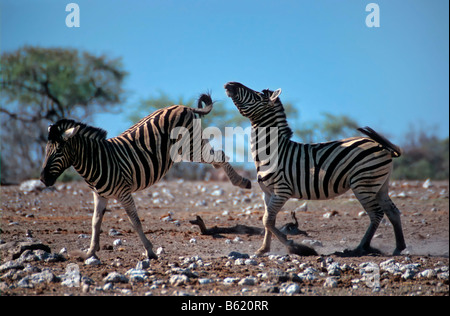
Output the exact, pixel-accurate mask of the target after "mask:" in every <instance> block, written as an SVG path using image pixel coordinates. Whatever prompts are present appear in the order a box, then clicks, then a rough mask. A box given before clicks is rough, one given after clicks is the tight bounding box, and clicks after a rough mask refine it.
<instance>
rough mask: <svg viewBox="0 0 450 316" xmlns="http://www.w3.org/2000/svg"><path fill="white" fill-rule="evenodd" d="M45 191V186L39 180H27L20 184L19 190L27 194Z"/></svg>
mask: <svg viewBox="0 0 450 316" xmlns="http://www.w3.org/2000/svg"><path fill="white" fill-rule="evenodd" d="M43 189H45V184H43V183H42V182H41V180H27V181H24V182H22V183H21V184H20V187H19V190H20V191H22V192H24V193H28V192H32V191H41V190H43Z"/></svg>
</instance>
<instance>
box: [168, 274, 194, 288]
mask: <svg viewBox="0 0 450 316" xmlns="http://www.w3.org/2000/svg"><path fill="white" fill-rule="evenodd" d="M188 282H189V278H188V276H187V275H185V274H175V275H172V276H171V277H170V279H169V283H170V284H171V285H174V286H179V285H182V284H186V283H188Z"/></svg>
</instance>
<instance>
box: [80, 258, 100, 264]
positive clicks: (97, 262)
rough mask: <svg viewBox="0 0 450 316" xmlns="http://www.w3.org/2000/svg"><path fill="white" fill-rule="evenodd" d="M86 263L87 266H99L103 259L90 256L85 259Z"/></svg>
mask: <svg viewBox="0 0 450 316" xmlns="http://www.w3.org/2000/svg"><path fill="white" fill-rule="evenodd" d="M84 264H85V265H87V266H98V265H101V264H102V263H101V261H100V260H98V259H97V258H95V257H90V258H87V259H86V260H85V261H84Z"/></svg>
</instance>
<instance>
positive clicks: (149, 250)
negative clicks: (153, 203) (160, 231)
mask: <svg viewBox="0 0 450 316" xmlns="http://www.w3.org/2000/svg"><path fill="white" fill-rule="evenodd" d="M120 200H121V203H122V205H123V207H124V208H125V210H126V212H127V215H128V219H129V220H130V222H131V225H133V228H134V230H135V231H136V232H137V233H138V235H139V238H140V239H141V242H142V243H143V244H144V248H145V251H146V255H147V257H148V258H149V259H158V256H157V255H156V254H155V253H154V252H153V245H152V243H151V242H150V241H149V240H148V239H147V237H146V236H145V234H144V231H143V230H142V224H141V221H140V219H139V216H138V213H137V210H136V206H135V204H134V200H133V197H132V196H131V194H128V195H126V196H125V197H124V198H122V199H120Z"/></svg>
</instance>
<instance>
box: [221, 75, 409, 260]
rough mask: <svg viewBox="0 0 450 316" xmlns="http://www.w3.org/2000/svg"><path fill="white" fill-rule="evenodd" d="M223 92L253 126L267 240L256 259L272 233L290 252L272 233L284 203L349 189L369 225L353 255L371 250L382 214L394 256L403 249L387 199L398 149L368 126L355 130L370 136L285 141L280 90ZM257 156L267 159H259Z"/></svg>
mask: <svg viewBox="0 0 450 316" xmlns="http://www.w3.org/2000/svg"><path fill="white" fill-rule="evenodd" d="M225 89H226V91H227V94H228V96H229V97H231V98H232V100H233V102H234V104H235V105H236V107H237V108H238V110H239V111H240V113H241V114H242V115H244V116H246V117H248V118H249V119H250V122H251V125H252V155H253V158H254V161H255V166H256V169H257V173H258V182H259V184H260V186H261V188H262V190H263V191H264V194H265V204H266V213H265V216H264V219H263V221H264V225H265V227H266V235H265V238H264V243H263V245H262V247H261V248H260V249H259V250H258V253H259V254H262V253H265V252H267V251H269V249H270V239H271V235H272V233H274V234H275V235H276V236H277V237H278V238H279V239H280V240H281V241H282V242H283V243H284V244H285V245H286V246H288V247H290V248H291V250H292V249H295V247H292V241H290V240H287V239H286V236H284V235H283V234H281V232H279V231H278V230H277V229H276V228H275V218H276V214H277V213H278V212H279V211H280V209H281V208H282V206H283V205H284V204H285V203H286V201H287V200H288V199H290V198H299V199H313V200H318V199H328V198H332V197H335V196H337V195H340V194H342V193H344V192H346V191H347V190H349V189H352V190H353V192H354V193H355V195H356V197H357V198H358V200H359V201H360V203H361V204H362V206H363V207H364V209H365V210H366V211H367V213H368V214H369V217H370V220H371V223H370V226H369V228H368V230H367V232H366V235H365V236H364V237H363V239H362V241H361V243H360V245H359V246H358V248H357V250H356V253H358V254H363V253H367V252H370V251H371V248H370V241H371V239H372V237H373V234H374V233H375V231H376V229H377V227H378V224H379V222H380V220H381V218H382V217H383V214H386V215H387V216H388V218H389V219H390V220H391V222H392V224H393V226H394V231H395V234H396V242H397V247H396V249H395V251H394V253H395V254H399V253H400V252H401V251H402V250H403V249H405V242H404V238H403V233H402V228H401V222H400V215H399V214H400V213H399V211H398V209H397V208H396V207H395V205H394V204H393V203H392V201H391V200H390V198H389V195H388V186H389V175H390V173H391V171H392V158H395V157H398V156H400V149H399V148H398V147H397V146H395V145H393V144H392V143H390V142H389V141H388V140H387V139H385V138H384V137H382V136H381V135H379V134H377V133H376V132H375V131H373V130H372V129H370V128H368V127H366V128H362V129H360V131H361V132H363V133H364V134H366V135H367V136H369V137H353V138H348V139H343V140H339V141H333V142H327V143H317V144H302V143H296V142H293V141H291V140H290V138H291V136H292V131H291V129H290V128H289V126H288V124H287V120H286V114H285V111H284V108H283V105H282V103H281V101H280V99H279V98H278V96H279V95H280V93H281V90H276V91H275V92H273V91H270V90H263V91H262V92H257V91H254V90H251V89H249V88H247V87H245V86H244V85H242V84H240V83H237V82H230V83H227V84H226V85H225ZM268 130H272V132H270V133H268ZM273 130H275V132H273ZM274 144H276V146H274ZM274 149H275V150H274ZM261 153H263V154H264V155H265V156H266V157H269V159H261V157H260V154H261ZM293 251H294V250H293Z"/></svg>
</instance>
